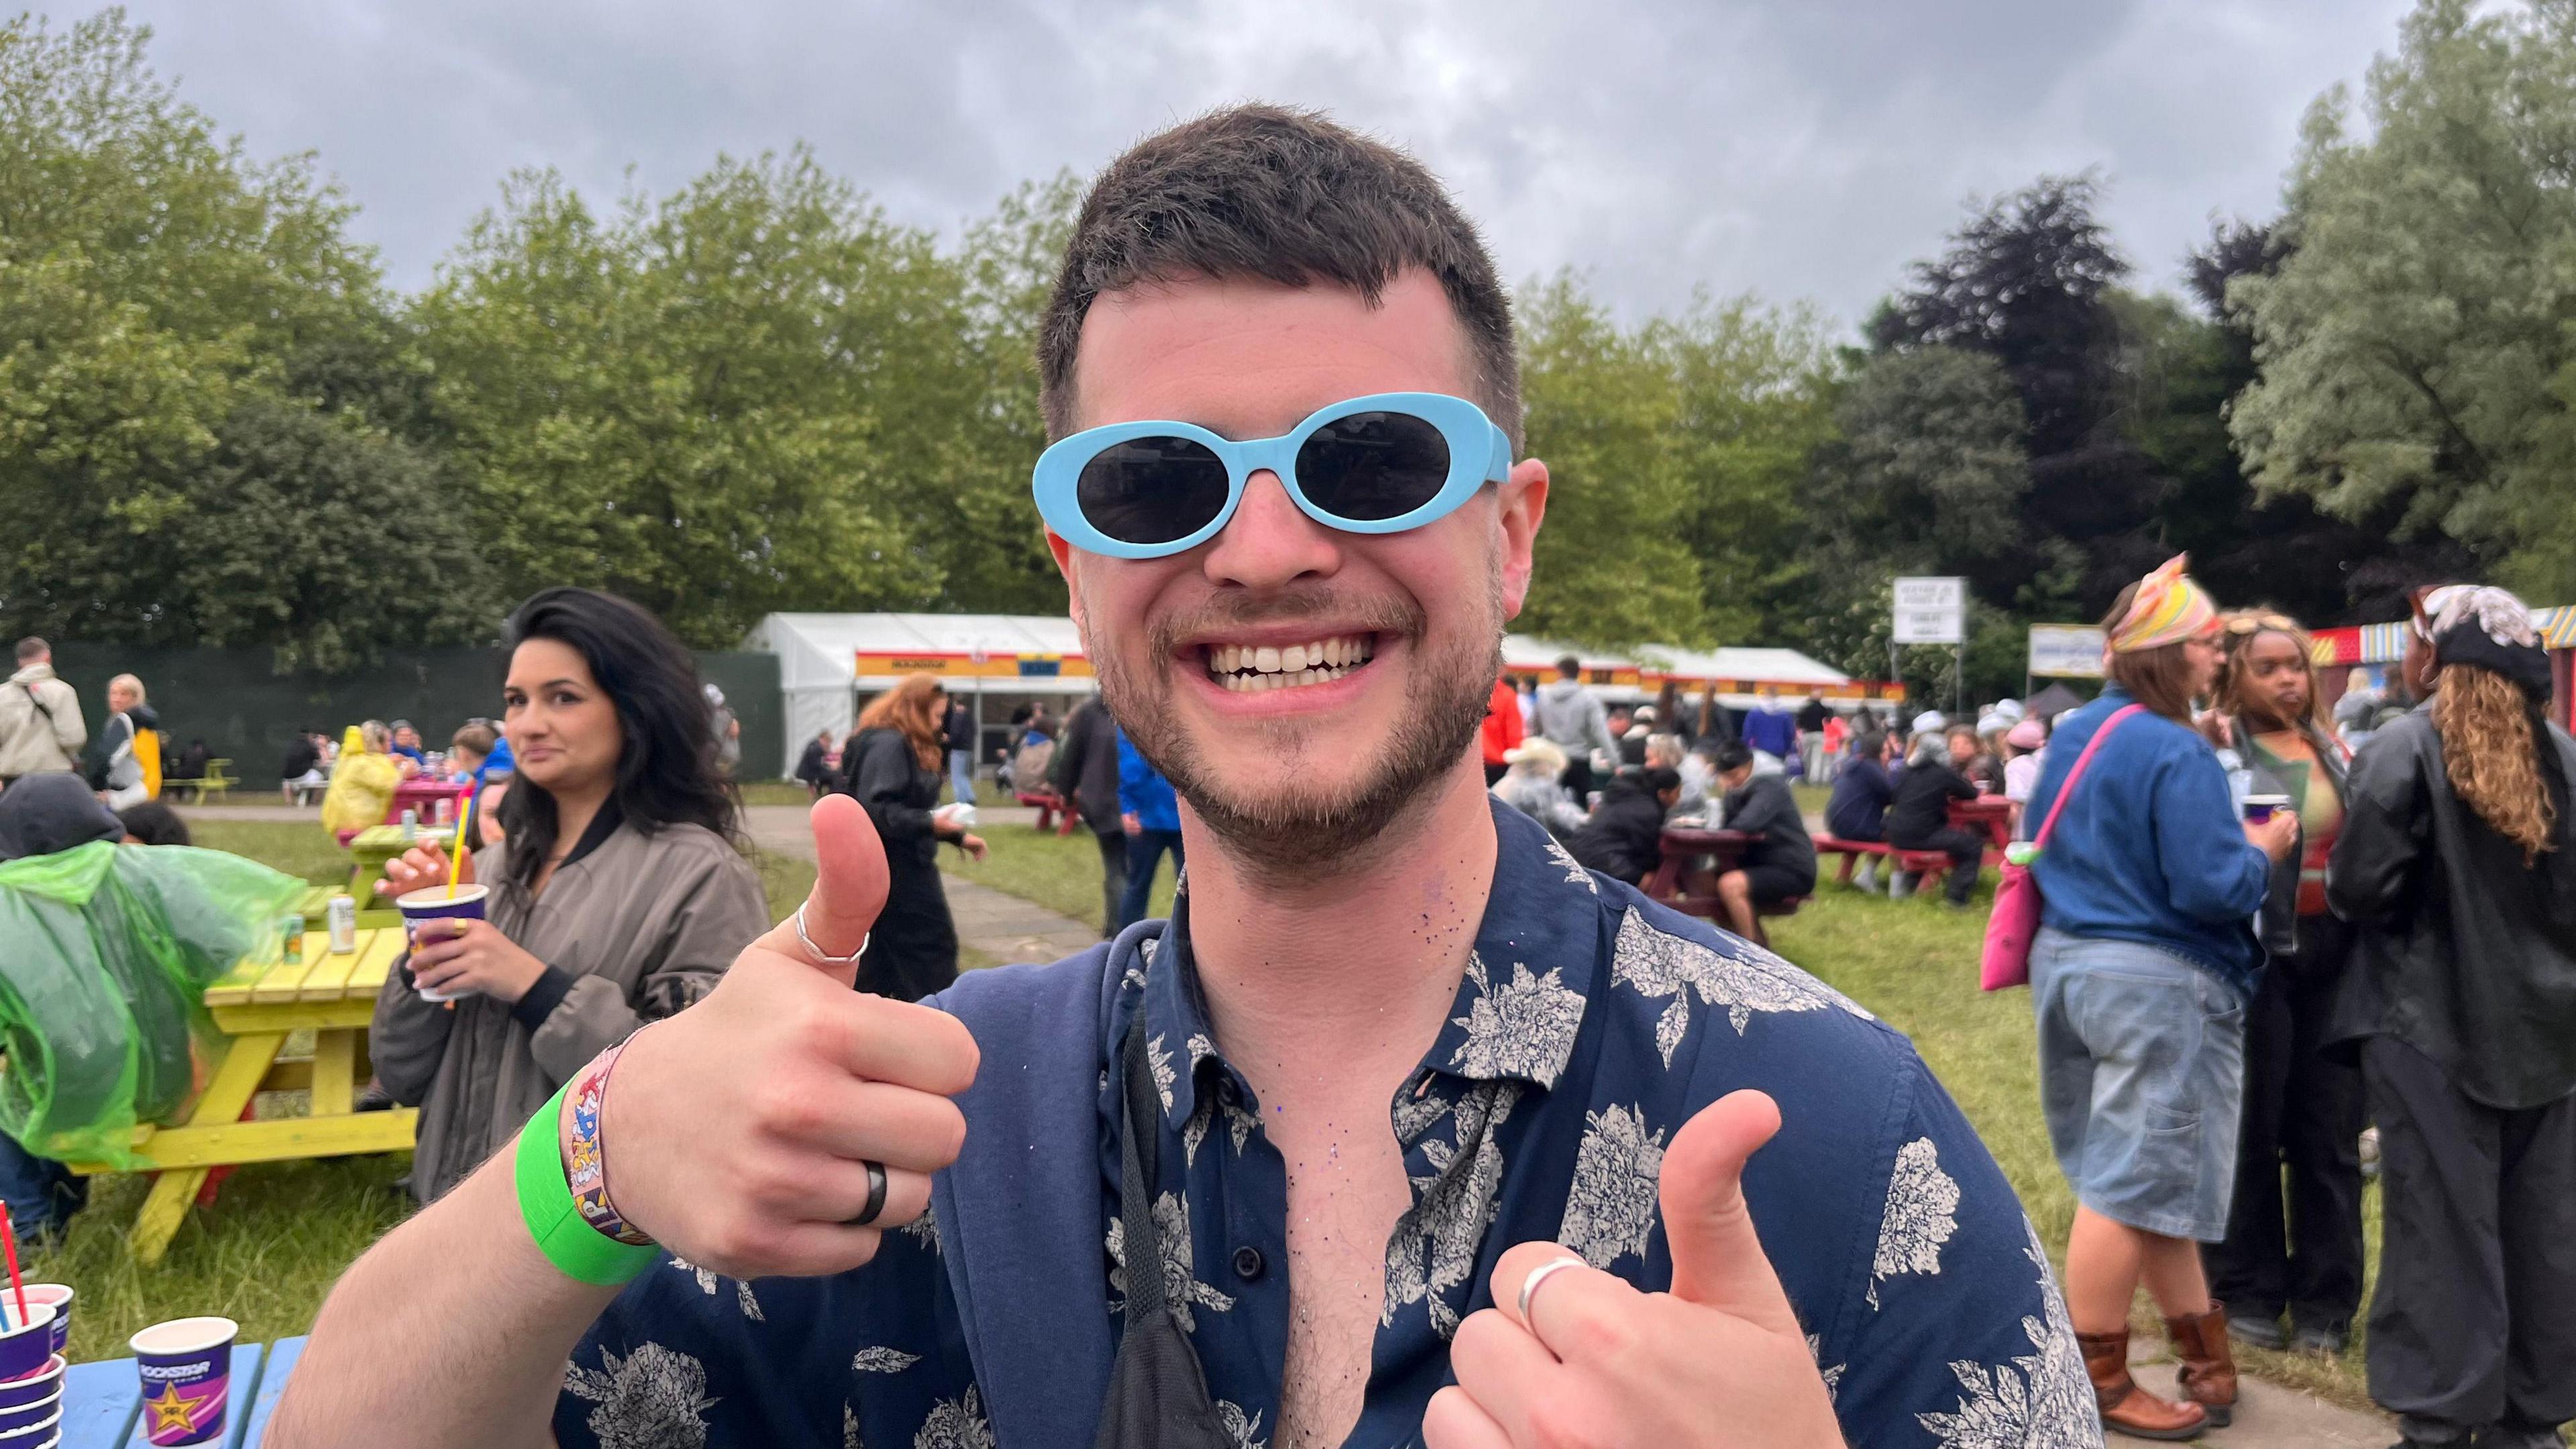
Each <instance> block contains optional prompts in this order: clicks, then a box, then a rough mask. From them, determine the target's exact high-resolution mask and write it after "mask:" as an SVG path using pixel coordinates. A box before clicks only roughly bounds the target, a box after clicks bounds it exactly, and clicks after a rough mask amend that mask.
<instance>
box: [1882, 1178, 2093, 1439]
mask: <svg viewBox="0 0 2576 1449" xmlns="http://www.w3.org/2000/svg"><path fill="white" fill-rule="evenodd" d="M2024 1227H2025V1229H2027V1230H2028V1231H2029V1235H2030V1242H2029V1246H2028V1248H2027V1249H2026V1250H2025V1256H2027V1257H2028V1258H2029V1259H2030V1261H2031V1262H2032V1264H2033V1265H2034V1266H2036V1267H2037V1269H2038V1270H2039V1297H2040V1314H2041V1316H2040V1317H2037V1318H2034V1317H2032V1316H2030V1315H2028V1314H2024V1315H2022V1320H2021V1331H2022V1334H2023V1336H2024V1337H2026V1338H2028V1339H2029V1340H2030V1346H2031V1352H2029V1353H2027V1354H2021V1355H2017V1356H2015V1357H2014V1359H2013V1360H2012V1362H2010V1363H2007V1364H1996V1365H1994V1366H1992V1367H1988V1366H1986V1365H1984V1364H1979V1363H1971V1362H1965V1361H1962V1362H1957V1363H1953V1364H1951V1365H1950V1373H1951V1374H1952V1376H1954V1377H1955V1378H1957V1379H1958V1381H1959V1387H1960V1388H1961V1389H1963V1390H1965V1391H1966V1392H1965V1393H1964V1394H1963V1395H1962V1396H1961V1398H1960V1399H1959V1401H1958V1402H1959V1407H1958V1409H1957V1410H1956V1411H1955V1412H1950V1413H1930V1414H1917V1415H1915V1416H1914V1417H1915V1419H1916V1421H1917V1422H1919V1423H1921V1424H1922V1425H1923V1427H1924V1429H1925V1430H1927V1431H1929V1432H1930V1433H1931V1434H1933V1435H1934V1436H1935V1437H1937V1438H1938V1439H1939V1440H1940V1442H1941V1449H2005V1446H2009V1449H2085V1446H2093V1445H2098V1444H2100V1443H2101V1442H2102V1420H2101V1415H2100V1413H2099V1412H2098V1411H2097V1410H2096V1408H2095V1407H2094V1398H2093V1383H2092V1380H2091V1379H2090V1378H2088V1377H2087V1376H2086V1374H2085V1372H2084V1349H2083V1347H2082V1345H2080V1344H2078V1343H2077V1342H2076V1341H2075V1325H2074V1323H2073V1322H2072V1321H2070V1320H2069V1319H2068V1318H2067V1316H2066V1300H2065V1299H2064V1298H2063V1297H2061V1296H2059V1294H2058V1291H2057V1280H2056V1278H2055V1277H2054V1276H2053V1275H2051V1274H2050V1272H2049V1271H2048V1254H2047V1253H2046V1252H2045V1251H2044V1250H2042V1249H2041V1247H2040V1243H2039V1233H2038V1231H2037V1230H2036V1229H2029V1227H2028V1224H2027V1223H2025V1224H2024Z"/></svg>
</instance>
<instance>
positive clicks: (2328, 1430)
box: [2107, 1336, 2397, 1449]
mask: <svg viewBox="0 0 2576 1449" xmlns="http://www.w3.org/2000/svg"><path fill="white" fill-rule="evenodd" d="M2137 1351H2138V1352H2139V1353H2141V1354H2146V1353H2154V1354H2157V1355H2162V1354H2163V1353H2164V1352H2165V1347H2164V1345H2163V1344H2161V1343H2155V1342H2153V1341H2152V1340H2148V1339H2145V1338H2144V1337H2143V1336H2142V1338H2141V1340H2140V1341H2139V1343H2138V1345H2137ZM2130 1372H2132V1373H2133V1374H2135V1375H2136V1376H2137V1380H2138V1382H2139V1383H2141V1384H2144V1385H2146V1386H2147V1387H2148V1388H2149V1389H2151V1390H2153V1391H2155V1392H2156V1393H2159V1394H2163V1395H2165V1396H2166V1397H2167V1398H2171V1397H2173V1396H2174V1365H2173V1364H2172V1363H2171V1362H2170V1361H2168V1362H2165V1363H2156V1364H2149V1363H2132V1365H2131V1366H2130ZM2237 1393H2238V1397H2237V1403H2236V1422H2235V1423H2233V1424H2230V1425H2229V1426H2228V1427H2226V1428H2224V1429H2212V1430H2210V1431H2209V1432H2208V1433H2206V1434H2203V1435H2202V1436H2200V1438H2199V1440H2198V1441H2197V1442H2199V1443H2202V1444H2207V1445H2209V1446H2211V1449H2387V1446H2388V1445H2390V1444H2392V1443H2394V1442H2396V1439H2397V1428H2396V1426H2395V1425H2394V1424H2392V1423H2390V1422H2389V1421H2388V1420H2387V1419H2385V1418H2383V1417H2381V1416H2380V1415H2378V1414H2365V1413H2359V1412H2356V1411H2354V1410H2351V1409H2347V1408H2344V1407H2343V1406H2341V1405H2339V1404H2329V1403H2327V1402H2326V1401H2325V1400H2323V1399H2320V1398H2318V1397H2317V1396H2315V1395H2314V1394H2308V1393H2302V1392H2300V1391H2299V1390H2297V1389H2286V1388H2283V1387H2281V1386H2280V1385H2279V1384H2271V1383H2265V1382H2264V1381H2263V1380H2261V1379H2257V1378H2241V1379H2240V1383H2239V1388H2238V1391H2237ZM2107 1438H2108V1442H2109V1443H2110V1444H2112V1445H2115V1446H2116V1445H2121V1444H2142V1443H2145V1442H2146V1441H2145V1440H2142V1439H2131V1438H2129V1437H2127V1436H2125V1435H2121V1434H2112V1435H2109V1436H2107Z"/></svg>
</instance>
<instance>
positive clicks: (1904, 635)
mask: <svg viewBox="0 0 2576 1449" xmlns="http://www.w3.org/2000/svg"><path fill="white" fill-rule="evenodd" d="M1967 602H1968V583H1967V580H1965V579H1898V580H1897V581H1896V635H1895V638H1896V642H1897V643H1899V644H1964V643H1966V642H1967Z"/></svg>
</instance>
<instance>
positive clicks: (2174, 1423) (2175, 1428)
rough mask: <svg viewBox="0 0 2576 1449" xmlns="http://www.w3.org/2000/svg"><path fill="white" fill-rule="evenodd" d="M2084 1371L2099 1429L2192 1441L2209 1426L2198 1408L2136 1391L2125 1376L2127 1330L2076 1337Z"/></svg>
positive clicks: (2136, 1386) (2143, 1436) (2135, 1382)
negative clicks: (2096, 1409) (2099, 1418)
mask: <svg viewBox="0 0 2576 1449" xmlns="http://www.w3.org/2000/svg"><path fill="white" fill-rule="evenodd" d="M2075 1341H2076V1343H2078V1344H2079V1345H2081V1346H2082V1347H2083V1349H2084V1372H2085V1373H2086V1374H2087V1375H2088V1376H2090V1377H2091V1378H2092V1380H2093V1401H2094V1403H2096V1404H2097V1405H2099V1406H2100V1407H2101V1410H2102V1427H2103V1428H2105V1429H2117V1430H2119V1431H2120V1432H2121V1433H2123V1434H2129V1435H2134V1436H2135V1437H2137V1438H2140V1439H2197V1438H2199V1437H2200V1431H2201V1430H2203V1429H2206V1428H2208V1427H2209V1414H2208V1412H2207V1411H2206V1410H2204V1409H2202V1408H2201V1407H2200V1406H2199V1405H2198V1404H2177V1403H2175V1402H2173V1401H2172V1400H2170V1399H2165V1398H2160V1397H2158V1396H2157V1395H2155V1394H2151V1393H2149V1392H2147V1391H2146V1390H2145V1389H2142V1388H2140V1387H2138V1381H2137V1380H2136V1379H2133V1378H2131V1377H2129V1331H2128V1330H2127V1329H2125V1328H2124V1329H2121V1330H2120V1331H2119V1332H2118V1333H2079V1334H2077V1335H2075Z"/></svg>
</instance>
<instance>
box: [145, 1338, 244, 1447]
mask: <svg viewBox="0 0 2576 1449" xmlns="http://www.w3.org/2000/svg"><path fill="white" fill-rule="evenodd" d="M240 1333H241V1325H240V1324H238V1323H235V1322H233V1321H232V1320H231V1319H229V1318H211V1317H210V1318H175V1319H172V1320H171V1321H169V1322H168V1323H156V1324H154V1325H152V1326H151V1327H150V1328H147V1329H145V1330H143V1331H142V1332H141V1333H138V1334H136V1335H134V1337H133V1338H132V1339H131V1340H129V1341H128V1342H129V1343H130V1345H131V1346H132V1348H133V1349H134V1366H135V1369H136V1371H137V1372H138V1373H140V1374H141V1375H142V1378H143V1417H142V1421H141V1422H140V1423H139V1424H138V1425H137V1427H138V1428H140V1429H141V1430H142V1431H143V1437H144V1441H145V1442H146V1443H151V1444H203V1443H205V1442H206V1441H207V1440H209V1439H217V1438H221V1437H222V1436H223V1432H224V1409H225V1407H226V1405H225V1400H226V1399H227V1397H228V1396H229V1391H230V1389H231V1387H232V1373H233V1340H234V1338H236V1337H238V1336H239V1335H240Z"/></svg>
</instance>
